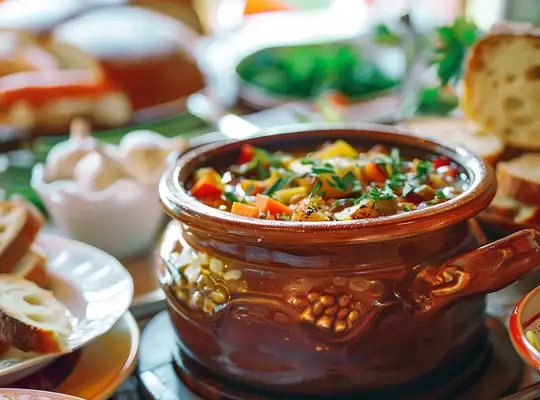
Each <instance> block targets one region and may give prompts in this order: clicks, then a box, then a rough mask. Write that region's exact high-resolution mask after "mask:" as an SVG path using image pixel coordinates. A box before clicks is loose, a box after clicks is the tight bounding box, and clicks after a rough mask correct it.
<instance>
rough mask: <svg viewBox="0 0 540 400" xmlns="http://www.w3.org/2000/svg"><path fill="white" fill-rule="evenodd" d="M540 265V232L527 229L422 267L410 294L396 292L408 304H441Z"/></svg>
mask: <svg viewBox="0 0 540 400" xmlns="http://www.w3.org/2000/svg"><path fill="white" fill-rule="evenodd" d="M538 268H540V232H538V231H536V230H534V229H525V230H522V231H520V232H517V233H514V234H513V235H510V236H507V237H505V238H503V239H500V240H498V241H496V242H493V243H490V244H487V245H485V246H482V247H480V248H478V249H476V250H473V251H470V252H468V253H464V254H461V255H459V256H457V257H454V258H451V259H450V260H448V261H446V262H444V263H443V264H442V265H441V266H439V267H434V266H428V267H426V268H422V267H420V268H419V271H418V272H417V273H416V274H415V275H414V278H413V282H412V284H411V283H409V285H407V286H408V287H409V289H408V293H407V295H406V296H403V294H405V293H404V292H402V291H401V293H396V294H397V295H398V297H399V298H400V299H401V300H402V301H404V300H405V303H406V304H405V305H406V306H407V308H410V307H412V308H414V309H415V310H419V309H420V310H425V311H427V310H428V309H433V308H438V307H440V306H442V305H444V304H446V303H448V302H449V301H452V300H455V299H456V298H458V297H464V296H470V295H473V294H486V293H491V292H495V291H497V290H500V289H503V288H504V287H506V286H508V285H510V284H512V283H514V282H516V281H518V280H519V279H520V278H523V277H524V276H525V275H527V274H528V273H530V272H531V271H533V270H535V269H538Z"/></svg>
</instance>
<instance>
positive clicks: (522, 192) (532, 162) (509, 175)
mask: <svg viewBox="0 0 540 400" xmlns="http://www.w3.org/2000/svg"><path fill="white" fill-rule="evenodd" d="M539 172H540V154H532V153H526V154H523V155H521V156H520V157H517V158H514V159H512V160H509V161H504V162H500V163H499V164H498V165H497V182H498V190H499V193H500V194H501V195H503V196H506V197H510V198H512V199H516V200H517V201H519V202H521V203H525V204H529V205H532V206H539V207H540V173H539Z"/></svg>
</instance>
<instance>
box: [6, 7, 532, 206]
mask: <svg viewBox="0 0 540 400" xmlns="http://www.w3.org/2000/svg"><path fill="white" fill-rule="evenodd" d="M538 18H540V3H538V2H535V1H532V0H512V1H504V0H469V1H465V0H445V1H444V2H442V1H439V2H435V1H432V0H47V1H41V0H0V152H2V153H0V190H1V191H2V193H3V195H4V196H11V195H13V194H20V195H23V196H26V197H27V198H29V199H31V200H32V201H33V202H35V203H36V204H38V205H39V206H40V207H42V208H43V206H42V203H41V201H40V199H39V197H38V196H37V195H35V193H34V192H35V191H34V190H33V188H32V187H31V185H30V183H29V182H30V176H31V170H32V168H33V166H34V165H35V164H36V163H39V162H44V161H45V159H46V157H47V155H48V154H49V152H50V150H51V149H52V148H53V147H54V146H55V145H56V144H58V143H61V142H63V141H65V140H66V139H67V138H68V135H69V130H70V124H71V123H72V121H73V120H74V119H75V118H82V119H83V120H84V122H85V124H86V125H87V129H88V130H89V131H90V132H91V134H92V135H93V136H94V137H96V138H98V139H99V140H101V141H103V142H105V143H109V144H118V143H119V142H120V140H121V139H122V138H123V137H124V136H125V135H126V133H128V132H131V131H136V130H141V129H142V130H151V131H152V132H155V133H157V134H159V135H162V136H165V137H167V138H173V137H181V138H183V139H185V140H186V141H188V142H186V143H185V145H186V146H188V147H189V146H194V145H198V144H201V143H206V142H208V141H213V140H218V139H223V138H241V137H245V136H247V135H249V134H251V133H253V132H254V130H256V129H258V128H261V127H267V126H274V125H281V124H290V123H298V122H308V121H318V120H326V121H333V122H336V121H344V120H347V121H372V122H389V123H394V122H399V121H403V120H405V119H407V118H410V117H412V116H417V115H453V116H456V115H457V116H459V115H460V110H459V105H458V103H459V102H458V96H459V93H460V76H461V69H462V65H463V59H464V57H465V53H466V49H467V48H468V47H469V46H470V45H471V44H472V42H473V41H474V38H475V37H477V36H478V35H479V34H480V33H482V32H486V31H487V30H488V29H489V27H490V26H491V25H492V24H493V23H494V22H496V21H499V20H502V19H513V20H523V21H533V22H534V21H536V20H537V19H538ZM441 43H442V48H441ZM345 104H346V107H345V106H344V105H345ZM217 131H218V133H219V134H214V135H213V136H212V135H210V136H208V135H207V134H209V133H215V132H217Z"/></svg>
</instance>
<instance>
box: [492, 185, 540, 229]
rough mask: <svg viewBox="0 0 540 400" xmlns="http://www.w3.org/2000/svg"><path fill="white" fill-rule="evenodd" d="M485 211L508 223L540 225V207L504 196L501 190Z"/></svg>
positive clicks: (530, 225)
mask: <svg viewBox="0 0 540 400" xmlns="http://www.w3.org/2000/svg"><path fill="white" fill-rule="evenodd" d="M485 213H487V214H488V215H490V216H492V217H494V218H496V219H497V220H501V221H505V222H506V223H514V224H520V225H525V226H527V227H533V228H534V227H540V207H537V206H531V205H527V204H524V203H521V202H519V201H517V200H515V199H513V198H511V197H507V196H504V195H503V194H501V193H500V190H499V191H498V192H497V195H496V196H495V198H494V199H493V201H492V202H491V204H490V205H489V207H488V208H487V210H486V211H485Z"/></svg>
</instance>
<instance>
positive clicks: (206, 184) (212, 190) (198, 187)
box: [191, 175, 223, 200]
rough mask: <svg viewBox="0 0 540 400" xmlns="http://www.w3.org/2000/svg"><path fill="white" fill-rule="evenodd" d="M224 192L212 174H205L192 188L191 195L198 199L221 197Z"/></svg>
mask: <svg viewBox="0 0 540 400" xmlns="http://www.w3.org/2000/svg"><path fill="white" fill-rule="evenodd" d="M222 194H223V188H222V187H220V185H219V184H218V183H217V182H216V181H215V180H214V179H213V177H212V176H211V175H206V176H203V177H202V178H201V179H199V180H198V181H197V182H195V184H194V185H193V187H192V188H191V195H192V196H193V197H196V198H197V199H199V200H200V199H219V198H220V197H221V195H222Z"/></svg>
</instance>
